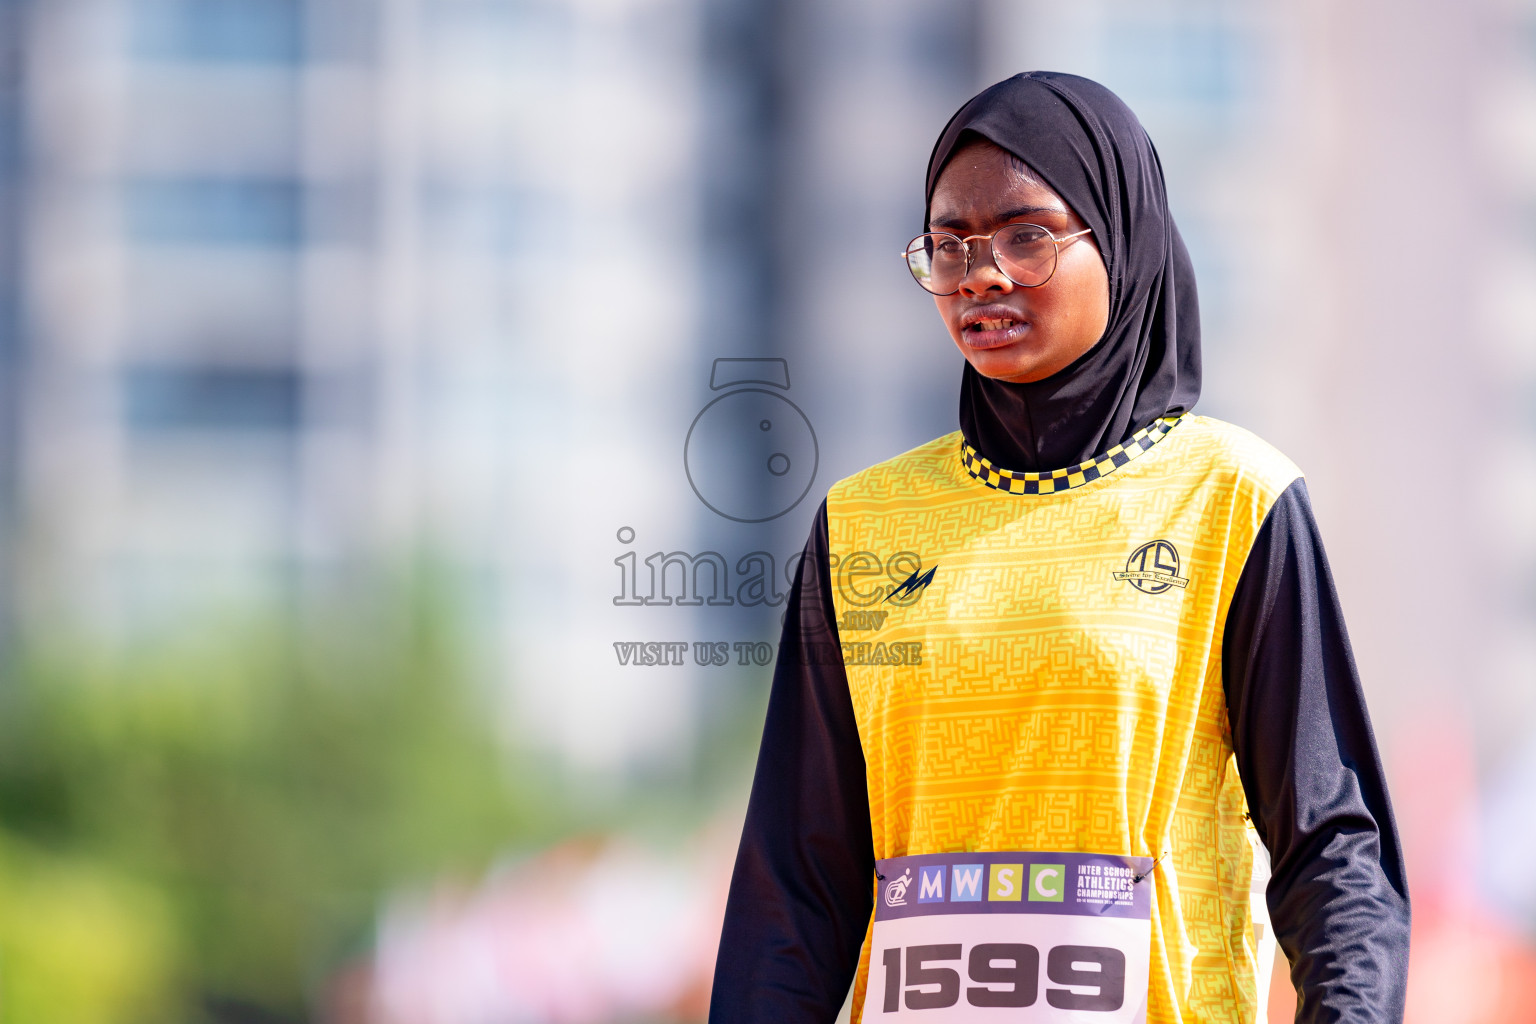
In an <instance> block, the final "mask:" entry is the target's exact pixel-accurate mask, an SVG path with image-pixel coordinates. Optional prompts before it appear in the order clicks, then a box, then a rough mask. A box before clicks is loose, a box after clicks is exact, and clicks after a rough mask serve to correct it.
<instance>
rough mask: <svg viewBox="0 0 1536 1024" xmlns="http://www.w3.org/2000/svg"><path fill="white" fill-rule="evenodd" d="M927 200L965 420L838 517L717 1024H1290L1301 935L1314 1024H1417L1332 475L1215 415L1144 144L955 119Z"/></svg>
mask: <svg viewBox="0 0 1536 1024" xmlns="http://www.w3.org/2000/svg"><path fill="white" fill-rule="evenodd" d="M927 200H928V206H927V221H928V222H927V224H926V225H925V232H926V233H925V234H924V235H923V236H920V237H919V238H918V239H916V240H914V241H913V242H912V244H911V246H909V248H908V249H907V251H906V253H905V254H904V258H905V259H906V262H907V265H908V268H909V269H910V270H911V272H912V274H913V276H914V277H915V278H916V279H917V281H918V283H919V284H920V285H922V286H923V287H924V288H925V289H927V290H928V291H929V292H931V293H932V294H933V295H934V299H935V303H936V305H937V307H938V312H939V316H940V318H941V319H942V320H943V322H944V325H945V327H946V328H947V329H948V330H949V333H950V336H951V338H953V340H954V343H955V345H956V346H957V347H958V348H959V349H960V351H961V353H962V354H963V355H964V356H965V360H966V367H965V371H964V378H963V380H962V383H961V394H960V430H959V431H957V432H955V433H952V434H948V435H946V436H944V437H941V438H938V439H937V440H935V441H933V442H931V443H929V444H926V445H923V446H922V447H920V448H917V449H914V450H913V451H910V452H907V453H906V454H904V455H900V456H897V457H896V458H894V459H891V460H890V461H888V462H884V463H881V464H880V465H877V466H874V467H872V468H870V469H867V470H865V471H863V472H861V473H858V474H855V475H854V476H852V477H849V478H848V479H846V480H843V481H841V482H839V483H838V484H837V485H835V486H834V487H833V488H832V489H831V491H830V492H829V494H828V496H827V500H826V502H825V503H824V504H823V505H822V507H821V510H820V511H819V512H818V514H817V516H816V519H815V523H814V526H813V528H812V531H811V537H810V540H809V542H808V543H807V545H806V550H805V558H804V560H803V561H802V562H801V565H800V570H799V575H798V578H797V579H796V582H795V585H794V588H793V591H792V593H791V595H790V598H789V605H788V614H787V616H786V619H785V622H786V628H785V633H784V639H783V644H782V648H781V653H780V657H779V663H778V667H777V670H776V672H775V675H774V681H773V690H772V695H771V698H770V701H769V707H768V717H767V723H766V726H765V729H764V733H763V741H762V749H761V753H760V755H759V760H758V767H757V775H756V779H755V781H754V783H753V787H752V797H751V803H750V806H749V809H748V812H747V821H746V827H745V831H744V834H743V836H742V841H741V848H740V853H739V855H738V858H737V862H736V869H735V876H734V878H733V881H732V885H731V892H730V901H729V906H728V909H727V913H726V920H725V927H724V932H723V935H722V938H721V943H720V953H719V960H718V964H717V966H716V972H715V987H714V994H713V999H712V1006H711V1013H710V1016H711V1020H713V1021H732V1022H734V1021H764V1022H768V1021H772V1022H775V1024H784V1022H796V1021H831V1020H833V1018H834V1017H835V1016H836V1014H837V1013H838V1010H839V1008H840V1007H841V1005H842V1003H843V1000H844V997H845V994H846V993H847V992H848V988H849V984H850V982H853V985H854V988H853V1012H854V1019H855V1020H858V1019H860V1016H861V1014H862V1015H863V1019H865V1020H893V1021H922V1020H936V1021H973V1020H975V1021H983V1020H999V1021H1001V1020H1032V1021H1042V1022H1046V1021H1066V1020H1072V1021H1091V1020H1101V1021H1105V1022H1111V1021H1141V1020H1145V1021H1151V1022H1158V1024H1162V1022H1174V1021H1222V1022H1226V1021H1252V1020H1255V1019H1256V1018H1257V1019H1262V1015H1263V992H1264V990H1265V988H1266V987H1267V970H1268V966H1269V962H1270V961H1269V959H1268V957H1269V956H1270V955H1271V954H1270V953H1269V952H1268V950H1272V948H1273V947H1272V946H1269V944H1268V943H1269V941H1270V939H1271V935H1272V936H1273V938H1276V939H1278V941H1279V944H1280V947H1281V948H1282V949H1283V950H1284V951H1285V954H1286V956H1287V957H1288V958H1289V960H1290V963H1291V976H1292V979H1293V980H1294V982H1295V984H1296V987H1297V990H1298V992H1299V994H1300V1003H1299V1011H1298V1016H1297V1019H1298V1020H1301V1021H1307V1022H1323V1021H1350V1022H1366V1021H1371V1022H1377V1021H1382V1022H1385V1021H1398V1020H1400V1018H1401V1016H1402V1010H1403V996H1404V987H1405V982H1406V969H1407V959H1408V895H1407V890H1406V886H1405V884H1404V872H1403V863H1402V857H1401V853H1400V849H1399V844H1398V840H1397V835H1396V831H1395V826H1394V824H1393V821H1392V812H1391V809H1390V806H1389V804H1388V799H1387V791H1386V785H1385V781H1384V778H1383V774H1382V769H1381V764H1380V760H1379V758H1378V756H1377V752H1376V748H1375V742H1374V740H1373V738H1372V734H1371V728H1370V723H1369V720H1368V718H1367V716H1366V710H1365V705H1364V701H1363V697H1362V694H1361V689H1360V684H1359V681H1358V678H1357V676H1356V672H1355V666H1354V662H1353V659H1352V657H1351V654H1350V649H1349V641H1348V639H1347V637H1346V635H1345V630H1344V622H1343V618H1342V615H1341V613H1340V610H1339V604H1338V600H1337V598H1336V597H1335V594H1334V589H1333V583H1332V580H1331V577H1330V574H1329V570H1328V564H1327V561H1326V559H1325V557H1324V555H1323V548H1322V544H1321V541H1320V540H1319V538H1318V534H1317V529H1316V526H1315V524H1314V521H1313V517H1312V512H1311V508H1310V505H1309V502H1308V497H1307V489H1306V485H1305V483H1304V482H1303V480H1302V478H1301V474H1300V472H1299V471H1298V470H1297V469H1296V468H1295V466H1293V465H1292V464H1291V463H1290V462H1289V461H1287V460H1286V459H1285V458H1284V457H1283V456H1282V455H1280V454H1278V453H1277V452H1275V451H1274V450H1273V449H1272V448H1270V447H1269V446H1267V445H1266V444H1264V443H1263V442H1262V441H1260V440H1258V439H1257V438H1255V437H1253V436H1252V435H1251V434H1248V433H1247V432H1245V431H1243V430H1240V429H1238V428H1237V427H1234V426H1231V425H1229V424H1226V423H1222V422H1219V421H1216V420H1212V419H1207V418H1205V417H1201V416H1196V415H1193V414H1191V413H1190V412H1189V409H1190V407H1191V406H1193V404H1194V402H1195V399H1196V397H1197V396H1198V394H1199V391H1200V324H1199V311H1198V307H1197V305H1196V300H1195V284H1194V278H1193V274H1192V269H1191V266H1190V262H1189V258H1188V255H1187V254H1186V252H1185V249H1184V245H1183V243H1182V241H1181V240H1180V238H1179V234H1178V231H1177V229H1176V228H1175V227H1174V223H1173V219H1172V217H1171V216H1170V214H1169V212H1168V206H1167V200H1166V196H1165V192H1164V186H1163V178H1162V170H1161V167H1160V165H1159V163H1158V158H1157V154H1156V152H1155V151H1154V150H1153V148H1152V144H1151V142H1150V141H1149V140H1148V138H1147V135H1146V133H1145V131H1144V130H1143V129H1142V127H1141V125H1140V124H1139V123H1138V122H1137V120H1136V118H1135V117H1134V115H1132V114H1131V112H1130V111H1129V110H1128V109H1127V108H1126V107H1125V106H1124V104H1122V103H1121V102H1120V101H1119V100H1118V99H1117V98H1116V97H1115V96H1114V95H1113V94H1111V93H1110V92H1109V91H1108V90H1106V89H1104V88H1103V87H1102V86H1099V85H1097V84H1095V83H1093V82H1090V81H1086V80H1084V79H1081V78H1076V77H1073V76H1070V75H1060V74H1049V73H1039V72H1037V73H1031V74H1026V75H1019V76H1016V77H1014V78H1011V79H1009V80H1007V81H1005V82H1002V83H999V84H998V85H995V86H993V87H991V88H989V89H987V90H986V91H985V92H983V93H981V94H980V95H979V96H977V97H975V98H974V99H972V100H971V101H970V102H969V103H967V104H966V105H965V106H964V107H962V108H961V110H960V111H959V113H957V114H956V115H955V116H954V118H952V119H951V121H950V123H949V125H948V126H947V127H946V128H945V129H944V132H943V134H942V135H941V136H940V138H939V141H938V144H937V145H936V146H935V147H934V150H933V155H932V157H931V159H930V161H929V165H928V176H927ZM901 553H906V554H904V555H901V558H897V559H895V561H896V562H897V563H898V564H900V565H901V566H902V569H901V571H900V572H899V573H898V574H897V575H898V576H904V575H905V572H906V570H907V568H910V569H911V570H913V571H912V573H911V576H910V577H907V578H905V579H904V580H902V582H903V584H904V585H903V586H899V587H898V586H896V585H894V582H890V583H885V584H883V585H882V586H880V587H878V588H877V587H875V585H874V582H873V578H872V577H871V576H870V573H871V571H872V567H876V566H880V565H886V564H890V560H891V559H892V557H893V556H895V555H900V554H901ZM902 559H905V561H903V560H902ZM893 580H894V577H893ZM850 612H854V613H857V614H854V615H849V614H848V613H850ZM872 612H874V613H884V614H883V615H882V614H869V613H872ZM856 629H857V630H859V631H855V630H856ZM840 631H841V632H840ZM1266 871H1267V872H1268V874H1267V878H1268V882H1267V908H1266V899H1265V898H1264V895H1263V894H1264V893H1265V889H1266V886H1265V878H1266ZM1255 890H1256V891H1257V892H1258V893H1259V894H1260V895H1259V896H1257V897H1255V898H1250V894H1251V892H1253V891H1255ZM1266 910H1267V916H1268V918H1269V920H1268V921H1266V919H1265V918H1266ZM1271 924H1272V932H1271V930H1270V928H1271Z"/></svg>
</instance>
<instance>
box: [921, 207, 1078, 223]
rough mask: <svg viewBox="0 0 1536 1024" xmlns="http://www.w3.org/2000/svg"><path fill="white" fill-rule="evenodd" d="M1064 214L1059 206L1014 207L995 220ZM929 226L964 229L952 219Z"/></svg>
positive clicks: (938, 221) (936, 221)
mask: <svg viewBox="0 0 1536 1024" xmlns="http://www.w3.org/2000/svg"><path fill="white" fill-rule="evenodd" d="M1066 212H1067V211H1066V210H1064V209H1062V208H1061V207H1060V206H1016V207H1014V208H1013V209H1011V210H1005V211H1003V212H1002V213H1001V214H999V215H998V218H997V219H998V220H1000V221H1005V222H1006V221H1010V220H1013V219H1014V218H1015V217H1028V216H1029V215H1031V214H1035V213H1060V214H1065V213H1066ZM929 224H930V225H932V226H933V227H939V228H963V227H965V221H963V220H957V219H954V218H951V219H949V220H935V221H929Z"/></svg>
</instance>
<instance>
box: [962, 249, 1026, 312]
mask: <svg viewBox="0 0 1536 1024" xmlns="http://www.w3.org/2000/svg"><path fill="white" fill-rule="evenodd" d="M969 244H970V246H971V252H972V253H973V254H974V256H973V258H972V260H971V268H970V269H969V270H967V271H966V273H965V276H964V277H962V278H961V279H960V292H961V293H962V294H963V295H965V296H967V297H969V298H976V297H977V296H979V295H985V294H988V293H990V292H997V293H998V294H999V295H1007V294H1008V293H1009V292H1011V291H1013V289H1014V288H1015V287H1017V286H1016V285H1015V284H1014V283H1013V282H1012V281H1011V280H1009V278H1008V275H1007V274H1004V273H1003V272H1002V271H1001V270H999V269H998V267H997V261H996V260H995V259H994V258H993V255H992V240H991V239H990V238H988V239H981V238H977V239H972V240H971V241H970V242H969Z"/></svg>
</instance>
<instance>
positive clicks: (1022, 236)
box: [998, 224, 1051, 249]
mask: <svg viewBox="0 0 1536 1024" xmlns="http://www.w3.org/2000/svg"><path fill="white" fill-rule="evenodd" d="M998 241H999V242H1000V243H1001V244H1003V245H1006V246H1008V247H1009V248H1013V249H1027V248H1031V247H1033V246H1037V245H1045V246H1048V245H1050V244H1051V236H1050V232H1048V231H1046V230H1045V229H1044V228H1042V227H1041V226H1040V225H1038V224H1011V225H1009V226H1008V227H1006V228H1004V229H1003V230H1002V231H999V232H998Z"/></svg>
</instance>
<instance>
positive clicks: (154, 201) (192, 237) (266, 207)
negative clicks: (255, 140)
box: [125, 179, 304, 246]
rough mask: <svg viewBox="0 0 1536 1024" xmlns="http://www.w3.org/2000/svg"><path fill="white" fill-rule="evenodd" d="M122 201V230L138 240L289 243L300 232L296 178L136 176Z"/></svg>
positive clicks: (301, 206)
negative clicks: (124, 227)
mask: <svg viewBox="0 0 1536 1024" xmlns="http://www.w3.org/2000/svg"><path fill="white" fill-rule="evenodd" d="M125 202H126V214H127V230H128V234H129V236H130V237H132V238H133V239H134V240H135V241H140V242H158V243H179V244H190V245H253V246H294V245H298V244H299V243H300V242H302V241H303V237H304V190H303V188H302V187H300V185H299V183H298V182H296V181H274V180H244V181H230V180H210V179H176V180H156V181H136V182H130V183H129V184H128V186H127V195H126V197H125Z"/></svg>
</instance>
